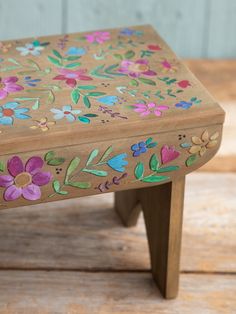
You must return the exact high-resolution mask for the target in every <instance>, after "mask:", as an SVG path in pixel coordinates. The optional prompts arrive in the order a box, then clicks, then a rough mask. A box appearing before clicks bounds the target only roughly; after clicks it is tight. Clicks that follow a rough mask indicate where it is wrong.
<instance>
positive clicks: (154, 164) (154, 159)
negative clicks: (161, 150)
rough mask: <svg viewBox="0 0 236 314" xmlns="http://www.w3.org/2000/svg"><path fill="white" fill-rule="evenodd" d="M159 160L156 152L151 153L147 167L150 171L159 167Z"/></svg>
mask: <svg viewBox="0 0 236 314" xmlns="http://www.w3.org/2000/svg"><path fill="white" fill-rule="evenodd" d="M159 165H160V163H159V160H158V157H157V155H156V154H153V155H152V157H151V158H150V162H149V167H150V169H151V170H152V171H156V170H157V169H158V168H159Z"/></svg>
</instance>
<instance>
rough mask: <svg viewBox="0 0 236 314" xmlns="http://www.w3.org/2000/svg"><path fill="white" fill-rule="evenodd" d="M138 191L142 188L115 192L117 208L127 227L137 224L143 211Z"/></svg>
mask: <svg viewBox="0 0 236 314" xmlns="http://www.w3.org/2000/svg"><path fill="white" fill-rule="evenodd" d="M138 191H140V190H135V189H134V190H127V191H119V192H115V210H116V212H117V214H118V215H119V216H120V218H121V221H122V222H123V224H124V225H125V226H126V227H133V226H135V225H136V224H137V221H138V217H139V214H140V212H141V206H140V203H139V199H138Z"/></svg>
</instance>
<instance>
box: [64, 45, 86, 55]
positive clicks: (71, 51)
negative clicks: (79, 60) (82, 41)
mask: <svg viewBox="0 0 236 314" xmlns="http://www.w3.org/2000/svg"><path fill="white" fill-rule="evenodd" d="M66 54H67V55H69V56H83V55H85V54H86V49H84V48H82V47H70V48H69V49H68V50H67V53H66Z"/></svg>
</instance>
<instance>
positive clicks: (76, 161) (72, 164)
mask: <svg viewBox="0 0 236 314" xmlns="http://www.w3.org/2000/svg"><path fill="white" fill-rule="evenodd" d="M79 163H80V158H79V157H75V158H73V159H72V160H71V162H70V164H69V166H68V168H67V170H66V178H65V182H68V181H69V177H70V175H71V174H72V173H73V172H74V171H75V169H76V168H77V167H78V165H79Z"/></svg>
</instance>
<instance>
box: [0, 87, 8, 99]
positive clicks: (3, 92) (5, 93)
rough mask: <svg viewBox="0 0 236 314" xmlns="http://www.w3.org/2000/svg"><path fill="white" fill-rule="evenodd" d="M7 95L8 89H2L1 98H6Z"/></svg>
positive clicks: (0, 91)
mask: <svg viewBox="0 0 236 314" xmlns="http://www.w3.org/2000/svg"><path fill="white" fill-rule="evenodd" d="M7 95H8V92H7V91H5V90H3V89H1V90H0V99H4V98H6V97H7Z"/></svg>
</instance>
